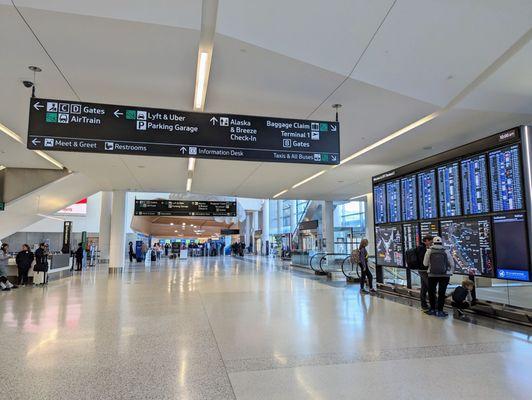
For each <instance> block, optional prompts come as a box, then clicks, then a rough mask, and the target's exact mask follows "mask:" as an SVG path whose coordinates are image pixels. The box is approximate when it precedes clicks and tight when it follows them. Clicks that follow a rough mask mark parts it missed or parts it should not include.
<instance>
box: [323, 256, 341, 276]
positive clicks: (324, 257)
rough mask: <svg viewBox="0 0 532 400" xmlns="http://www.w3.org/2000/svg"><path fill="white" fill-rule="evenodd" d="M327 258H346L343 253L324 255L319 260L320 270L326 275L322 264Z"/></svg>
mask: <svg viewBox="0 0 532 400" xmlns="http://www.w3.org/2000/svg"><path fill="white" fill-rule="evenodd" d="M327 256H347V254H345V253H325V254H324V255H323V256H322V257H321V258H320V264H319V266H320V270H321V272H322V273H324V274H325V273H327V271H325V270H324V269H323V267H322V264H323V261H324V260H325V259H326V258H327Z"/></svg>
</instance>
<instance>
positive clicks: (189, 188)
mask: <svg viewBox="0 0 532 400" xmlns="http://www.w3.org/2000/svg"><path fill="white" fill-rule="evenodd" d="M191 189H192V178H187V192H190V190H191Z"/></svg>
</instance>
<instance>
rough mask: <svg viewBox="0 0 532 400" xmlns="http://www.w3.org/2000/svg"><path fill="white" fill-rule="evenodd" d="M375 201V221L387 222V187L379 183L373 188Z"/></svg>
mask: <svg viewBox="0 0 532 400" xmlns="http://www.w3.org/2000/svg"><path fill="white" fill-rule="evenodd" d="M373 201H374V204H375V205H374V209H375V223H376V224H383V223H385V222H386V187H385V185H377V186H375V187H374V188H373Z"/></svg>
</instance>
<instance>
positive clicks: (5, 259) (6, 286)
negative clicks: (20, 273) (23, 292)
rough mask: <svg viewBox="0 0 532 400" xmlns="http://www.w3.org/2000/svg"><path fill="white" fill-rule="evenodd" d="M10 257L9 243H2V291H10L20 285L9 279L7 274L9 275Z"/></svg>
mask: <svg viewBox="0 0 532 400" xmlns="http://www.w3.org/2000/svg"><path fill="white" fill-rule="evenodd" d="M10 258H11V256H10V255H9V245H8V244H7V243H2V247H1V248H0V289H2V291H9V290H11V289H16V288H17V287H18V286H17V285H13V284H12V283H11V282H9V280H8V279H7V276H8V275H9V271H8V266H9V259H10Z"/></svg>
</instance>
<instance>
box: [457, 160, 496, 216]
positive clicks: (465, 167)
mask: <svg viewBox="0 0 532 400" xmlns="http://www.w3.org/2000/svg"><path fill="white" fill-rule="evenodd" d="M461 164H462V198H463V201H464V214H466V215H471V214H483V213H487V212H489V206H488V204H489V195H488V168H487V165H486V164H487V163H486V156H484V154H481V155H478V156H474V157H469V158H466V159H464V160H462V163H461Z"/></svg>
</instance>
